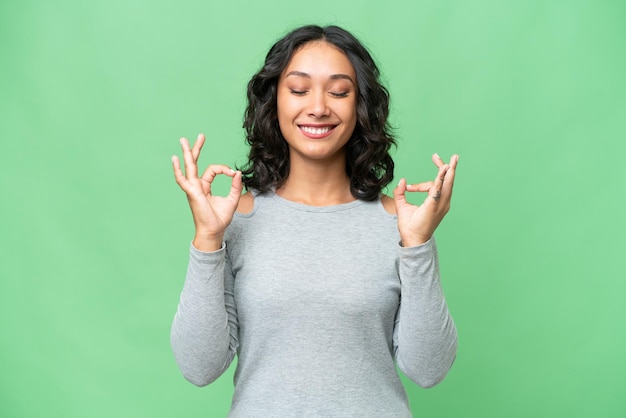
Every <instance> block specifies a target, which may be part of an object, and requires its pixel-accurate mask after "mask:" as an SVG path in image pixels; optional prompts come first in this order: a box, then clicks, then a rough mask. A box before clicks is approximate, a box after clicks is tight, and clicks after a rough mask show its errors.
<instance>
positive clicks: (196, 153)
mask: <svg viewBox="0 0 626 418" xmlns="http://www.w3.org/2000/svg"><path fill="white" fill-rule="evenodd" d="M205 139H206V138H205V136H204V134H200V135H198V139H196V143H195V144H193V148H192V149H191V155H192V156H193V159H194V161H196V162H197V161H198V157H200V151H201V150H202V146H203V145H204V141H205Z"/></svg>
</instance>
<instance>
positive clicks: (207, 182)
mask: <svg viewBox="0 0 626 418" xmlns="http://www.w3.org/2000/svg"><path fill="white" fill-rule="evenodd" d="M236 173H237V172H236V171H235V170H233V169H232V168H230V167H229V166H227V165H223V164H212V165H210V166H208V167H207V169H206V170H205V171H204V173H203V174H202V177H201V178H200V179H201V180H202V182H203V183H204V187H205V188H206V192H207V193H209V194H210V193H211V184H212V183H213V180H215V177H216V176H217V175H218V174H225V175H227V176H229V177H234V176H235V174H236Z"/></svg>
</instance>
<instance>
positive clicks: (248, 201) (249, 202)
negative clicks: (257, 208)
mask: <svg viewBox="0 0 626 418" xmlns="http://www.w3.org/2000/svg"><path fill="white" fill-rule="evenodd" d="M252 209H254V195H253V194H252V192H245V193H244V194H242V195H241V197H240V198H239V205H237V213H241V214H244V215H245V214H248V213H250V212H252Z"/></svg>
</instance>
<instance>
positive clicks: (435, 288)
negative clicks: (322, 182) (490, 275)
mask: <svg viewBox="0 0 626 418" xmlns="http://www.w3.org/2000/svg"><path fill="white" fill-rule="evenodd" d="M458 160H459V157H458V155H454V156H452V158H451V160H450V164H444V162H443V160H442V159H441V158H440V157H439V156H438V155H437V154H435V155H433V162H434V163H435V165H436V166H437V168H438V173H437V177H436V178H435V180H434V181H431V182H426V183H420V184H416V185H408V184H407V182H406V180H405V179H401V180H400V182H399V184H398V187H396V189H395V190H394V200H395V203H396V210H397V215H398V231H399V232H400V239H401V248H400V249H399V252H400V257H399V258H400V261H399V266H398V271H399V275H400V280H401V283H402V287H401V302H400V308H399V310H398V314H397V318H396V326H395V329H394V344H395V345H394V350H395V355H396V360H397V362H398V366H399V367H400V369H401V370H402V371H403V372H404V373H405V374H406V375H407V376H408V377H409V378H411V380H413V381H415V382H416V383H417V384H419V385H420V386H423V387H432V386H434V385H436V384H437V383H439V382H441V381H442V380H443V378H444V377H445V376H446V374H447V372H448V370H449V369H450V366H451V365H452V362H453V361H454V358H455V356H456V346H457V333H456V328H455V326H454V322H453V320H452V318H451V316H450V313H449V312H448V307H447V305H446V301H445V298H444V294H443V290H442V289H441V282H440V279H439V260H438V258H437V249H436V246H435V242H434V239H433V237H432V236H433V233H434V232H435V229H437V227H438V226H439V224H440V223H441V221H442V220H443V218H444V216H445V215H446V214H447V212H448V210H449V209H450V200H451V198H452V187H453V185H454V177H455V174H456V166H457V163H458ZM406 192H427V193H428V196H427V197H426V200H425V201H424V202H423V203H422V204H421V205H419V206H416V205H412V204H410V203H408V202H407V200H406V198H405V193H406Z"/></svg>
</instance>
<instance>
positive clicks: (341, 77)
mask: <svg viewBox="0 0 626 418" xmlns="http://www.w3.org/2000/svg"><path fill="white" fill-rule="evenodd" d="M291 75H294V76H296V77H305V78H311V75H310V74H308V73H305V72H302V71H289V72H288V73H287V74H285V78H286V77H289V76H291ZM330 79H331V80H348V81H350V82H351V83H352V84H354V85H356V83H355V82H354V80H353V79H352V77H350V76H349V75H348V74H333V75H331V76H330Z"/></svg>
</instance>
